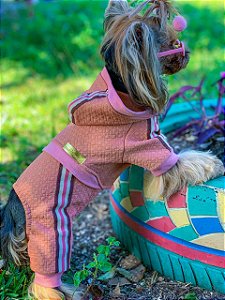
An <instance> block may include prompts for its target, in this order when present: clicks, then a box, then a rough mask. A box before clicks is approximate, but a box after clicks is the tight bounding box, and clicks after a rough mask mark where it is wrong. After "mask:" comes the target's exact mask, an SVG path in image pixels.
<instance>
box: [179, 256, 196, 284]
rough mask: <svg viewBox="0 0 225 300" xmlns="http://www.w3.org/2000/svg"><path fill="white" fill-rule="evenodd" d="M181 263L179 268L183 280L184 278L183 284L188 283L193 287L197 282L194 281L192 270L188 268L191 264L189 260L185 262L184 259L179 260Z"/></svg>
mask: <svg viewBox="0 0 225 300" xmlns="http://www.w3.org/2000/svg"><path fill="white" fill-rule="evenodd" d="M180 262H181V266H182V268H183V270H184V278H185V282H190V283H192V284H193V285H197V282H196V281H195V275H194V273H193V271H192V268H191V266H190V264H191V262H192V261H191V260H190V261H189V260H187V259H186V258H181V259H180Z"/></svg>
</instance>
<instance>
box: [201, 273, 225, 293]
mask: <svg viewBox="0 0 225 300" xmlns="http://www.w3.org/2000/svg"><path fill="white" fill-rule="evenodd" d="M206 272H207V273H208V276H209V278H210V280H211V282H212V285H213V288H214V289H215V290H216V289H218V287H219V288H220V293H222V294H225V270H224V271H223V274H222V272H221V271H219V270H216V269H212V268H206Z"/></svg>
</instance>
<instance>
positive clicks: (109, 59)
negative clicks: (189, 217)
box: [0, 0, 224, 300]
mask: <svg viewBox="0 0 225 300" xmlns="http://www.w3.org/2000/svg"><path fill="white" fill-rule="evenodd" d="M150 2H151V3H152V4H151V5H149V6H147V5H148V3H150ZM143 7H145V8H146V7H147V10H145V12H144V14H141V11H142V8H143ZM174 12H175V13H176V11H175V9H174V8H173V6H172V5H171V3H170V2H169V1H167V0H152V1H145V2H144V3H142V4H139V5H138V6H136V7H135V8H132V7H131V6H129V4H128V2H127V1H122V0H120V1H110V2H109V5H108V7H107V9H106V12H105V20H104V28H105V37H104V39H103V42H102V45H101V50H100V52H101V55H102V57H103V59H104V60H105V65H106V67H107V68H108V69H109V70H110V72H111V73H110V75H111V74H113V75H114V76H115V77H117V83H118V82H120V83H121V85H122V86H123V90H125V91H126V92H127V93H129V95H130V97H131V99H132V101H133V103H134V104H135V105H136V106H141V107H144V108H147V107H148V108H151V109H152V110H153V111H154V112H155V113H156V114H159V113H161V112H162V111H163V109H164V108H165V106H166V103H167V100H168V92H167V88H166V85H165V83H164V81H163V78H162V76H161V75H162V74H174V73H176V72H178V71H180V70H181V69H183V68H185V67H186V65H187V63H188V61H189V51H188V50H187V49H186V55H185V56H184V57H183V56H182V55H181V54H180V53H178V54H174V55H170V56H166V57H162V58H160V59H158V57H157V53H158V52H160V51H166V50H170V49H174V48H175V47H176V46H175V43H176V40H177V32H175V31H174V29H173V28H172V26H170V25H168V18H169V17H170V15H171V14H172V13H174ZM115 88H116V87H115ZM223 172H224V167H223V164H222V162H221V161H220V160H219V159H217V158H216V157H215V156H213V155H211V154H210V153H208V152H207V153H202V152H197V151H186V152H182V153H180V154H179V160H178V162H177V164H176V165H175V166H174V167H173V168H171V169H170V170H169V171H168V172H166V173H165V174H163V175H161V176H158V177H153V176H152V175H151V174H150V173H149V172H146V174H145V185H146V186H147V187H146V190H147V194H148V197H149V198H152V199H155V200H159V199H161V198H162V197H163V198H165V199H166V198H168V197H170V196H171V195H172V194H173V193H175V192H177V191H179V190H180V189H181V188H183V187H184V186H186V185H188V184H191V185H196V184H199V183H201V182H204V181H207V180H208V179H210V178H213V177H217V176H220V175H222V174H223ZM0 216H1V230H0V238H1V254H2V256H3V258H4V259H5V260H6V261H8V260H12V261H14V263H15V264H16V265H18V266H20V265H24V264H28V263H29V257H28V254H27V240H26V235H25V213H24V209H23V206H22V204H21V202H20V199H19V198H18V197H17V195H16V194H15V192H14V191H13V190H12V192H11V194H10V196H9V200H8V203H7V204H6V205H5V206H4V207H2V208H1V207H0ZM29 295H30V296H32V297H34V299H39V300H41V299H45V300H47V299H64V297H66V299H76V300H79V299H81V297H82V296H81V292H80V291H76V292H75V293H74V290H73V289H72V288H71V286H69V285H62V286H61V287H59V288H55V289H53V288H45V287H42V286H39V285H37V284H34V283H32V284H31V286H30V287H29Z"/></svg>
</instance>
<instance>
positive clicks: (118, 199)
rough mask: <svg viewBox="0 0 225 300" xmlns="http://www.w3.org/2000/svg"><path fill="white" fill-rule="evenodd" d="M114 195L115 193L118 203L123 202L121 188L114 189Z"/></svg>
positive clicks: (114, 197) (114, 196)
mask: <svg viewBox="0 0 225 300" xmlns="http://www.w3.org/2000/svg"><path fill="white" fill-rule="evenodd" d="M112 195H113V199H115V200H116V202H118V203H120V202H121V200H122V197H121V192H120V190H119V189H116V190H114V191H113V193H112Z"/></svg>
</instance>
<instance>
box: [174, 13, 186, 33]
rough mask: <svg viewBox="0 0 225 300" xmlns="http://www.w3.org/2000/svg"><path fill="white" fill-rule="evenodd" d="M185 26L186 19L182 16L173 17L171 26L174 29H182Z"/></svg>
mask: <svg viewBox="0 0 225 300" xmlns="http://www.w3.org/2000/svg"><path fill="white" fill-rule="evenodd" d="M186 27H187V21H186V19H185V18H184V17H182V16H176V17H175V18H174V19H173V28H174V29H175V30H176V31H183V30H184V29H185V28H186Z"/></svg>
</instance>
